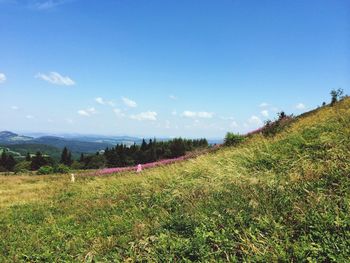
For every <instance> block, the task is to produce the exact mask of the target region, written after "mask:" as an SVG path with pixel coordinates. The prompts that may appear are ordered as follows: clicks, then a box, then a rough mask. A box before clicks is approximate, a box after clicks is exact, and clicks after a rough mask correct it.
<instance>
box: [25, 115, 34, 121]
mask: <svg viewBox="0 0 350 263" xmlns="http://www.w3.org/2000/svg"><path fill="white" fill-rule="evenodd" d="M26 118H27V119H29V120H31V119H34V116H33V115H27V116H26Z"/></svg>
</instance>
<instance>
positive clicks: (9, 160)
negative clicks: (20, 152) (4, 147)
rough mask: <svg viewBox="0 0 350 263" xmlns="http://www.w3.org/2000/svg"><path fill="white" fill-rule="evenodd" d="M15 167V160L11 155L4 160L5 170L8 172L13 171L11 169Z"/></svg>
mask: <svg viewBox="0 0 350 263" xmlns="http://www.w3.org/2000/svg"><path fill="white" fill-rule="evenodd" d="M15 165H16V160H15V158H13V156H12V155H9V156H8V157H7V160H6V164H5V168H6V169H7V170H8V171H13V168H14V167H15Z"/></svg>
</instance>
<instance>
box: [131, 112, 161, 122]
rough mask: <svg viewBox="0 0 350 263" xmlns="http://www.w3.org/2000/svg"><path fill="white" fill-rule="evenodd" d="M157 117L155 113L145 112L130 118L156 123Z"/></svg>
mask: <svg viewBox="0 0 350 263" xmlns="http://www.w3.org/2000/svg"><path fill="white" fill-rule="evenodd" d="M157 115H158V114H157V113H156V112H155V111H146V112H141V113H139V114H135V115H131V116H130V118H131V119H134V120H138V121H156V120H157Z"/></svg>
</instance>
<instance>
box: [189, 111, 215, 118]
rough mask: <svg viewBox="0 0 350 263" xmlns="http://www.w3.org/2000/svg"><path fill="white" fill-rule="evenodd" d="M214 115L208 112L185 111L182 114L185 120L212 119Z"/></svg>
mask: <svg viewBox="0 0 350 263" xmlns="http://www.w3.org/2000/svg"><path fill="white" fill-rule="evenodd" d="M213 115H214V113H213V112H206V111H199V112H195V111H184V112H183V113H182V116H183V117H185V118H204V119H210V118H212V117H213Z"/></svg>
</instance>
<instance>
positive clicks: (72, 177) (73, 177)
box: [70, 174, 75, 183]
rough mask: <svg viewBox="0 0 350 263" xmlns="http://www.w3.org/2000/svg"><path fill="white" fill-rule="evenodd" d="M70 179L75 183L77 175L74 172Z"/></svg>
mask: <svg viewBox="0 0 350 263" xmlns="http://www.w3.org/2000/svg"><path fill="white" fill-rule="evenodd" d="M70 180H71V181H72V183H74V182H75V175H74V174H71V178H70Z"/></svg>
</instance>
